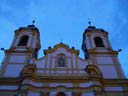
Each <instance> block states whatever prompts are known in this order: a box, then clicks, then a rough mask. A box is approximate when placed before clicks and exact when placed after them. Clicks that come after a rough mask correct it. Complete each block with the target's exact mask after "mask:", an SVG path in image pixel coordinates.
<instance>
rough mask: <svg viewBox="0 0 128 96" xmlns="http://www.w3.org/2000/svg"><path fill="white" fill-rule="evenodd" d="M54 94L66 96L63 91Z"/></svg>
mask: <svg viewBox="0 0 128 96" xmlns="http://www.w3.org/2000/svg"><path fill="white" fill-rule="evenodd" d="M56 96H66V95H65V93H64V92H59V93H58V94H57V95H56Z"/></svg>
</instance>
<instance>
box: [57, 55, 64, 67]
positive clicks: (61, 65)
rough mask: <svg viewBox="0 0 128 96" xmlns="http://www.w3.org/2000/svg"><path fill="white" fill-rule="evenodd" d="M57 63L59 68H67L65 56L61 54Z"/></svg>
mask: <svg viewBox="0 0 128 96" xmlns="http://www.w3.org/2000/svg"><path fill="white" fill-rule="evenodd" d="M57 61H58V67H65V55H63V54H59V55H58V58H57Z"/></svg>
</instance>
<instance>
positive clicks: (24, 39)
mask: <svg viewBox="0 0 128 96" xmlns="http://www.w3.org/2000/svg"><path fill="white" fill-rule="evenodd" d="M28 38H29V37H28V36H27V35H24V36H22V37H21V38H20V41H19V44H18V46H26V45H27V42H28Z"/></svg>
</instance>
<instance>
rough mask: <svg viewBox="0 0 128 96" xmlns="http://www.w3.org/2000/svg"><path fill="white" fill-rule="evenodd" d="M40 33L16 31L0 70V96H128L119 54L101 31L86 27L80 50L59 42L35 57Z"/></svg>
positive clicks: (29, 29)
mask: <svg viewBox="0 0 128 96" xmlns="http://www.w3.org/2000/svg"><path fill="white" fill-rule="evenodd" d="M39 50H40V33H39V31H38V28H36V27H35V26H34V25H29V26H28V27H21V28H19V29H18V30H16V31H15V36H14V40H13V42H12V44H11V47H10V48H9V49H8V50H4V52H5V57H4V59H3V62H2V67H1V70H0V96H128V80H127V79H126V78H125V76H124V74H123V71H122V68H121V65H120V63H119V60H118V58H117V56H118V51H114V50H113V49H112V47H111V45H110V42H109V39H108V33H107V32H106V31H104V30H103V29H97V28H95V27H94V26H89V27H88V28H87V29H86V30H85V32H84V33H83V43H82V50H83V52H84V54H85V59H82V58H80V57H79V56H78V55H79V50H76V49H75V48H74V47H72V48H70V47H69V46H68V45H66V44H63V43H60V44H57V45H55V46H54V47H53V48H52V47H49V48H48V49H46V50H44V54H45V56H44V57H42V58H37V57H38V51H39Z"/></svg>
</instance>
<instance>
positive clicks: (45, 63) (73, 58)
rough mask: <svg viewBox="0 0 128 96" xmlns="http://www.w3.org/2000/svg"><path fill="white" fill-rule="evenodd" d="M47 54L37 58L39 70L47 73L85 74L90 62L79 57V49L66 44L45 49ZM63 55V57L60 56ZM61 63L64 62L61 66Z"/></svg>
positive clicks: (36, 62)
mask: <svg viewBox="0 0 128 96" xmlns="http://www.w3.org/2000/svg"><path fill="white" fill-rule="evenodd" d="M44 52H45V56H44V57H43V58H41V59H37V60H35V64H36V65H37V72H38V73H41V74H44V75H47V74H52V75H57V74H61V75H71V74H72V75H73V74H74V75H75V74H84V75H85V73H86V72H85V71H84V69H85V68H86V66H87V64H88V62H87V61H86V60H84V59H82V58H80V57H78V53H79V50H75V49H70V48H68V46H66V45H64V44H59V45H56V46H55V47H54V48H53V49H48V50H45V51H44ZM60 55H62V58H60V60H62V61H59V56H60ZM59 64H63V65H62V66H59Z"/></svg>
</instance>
